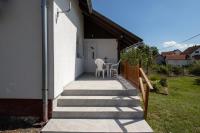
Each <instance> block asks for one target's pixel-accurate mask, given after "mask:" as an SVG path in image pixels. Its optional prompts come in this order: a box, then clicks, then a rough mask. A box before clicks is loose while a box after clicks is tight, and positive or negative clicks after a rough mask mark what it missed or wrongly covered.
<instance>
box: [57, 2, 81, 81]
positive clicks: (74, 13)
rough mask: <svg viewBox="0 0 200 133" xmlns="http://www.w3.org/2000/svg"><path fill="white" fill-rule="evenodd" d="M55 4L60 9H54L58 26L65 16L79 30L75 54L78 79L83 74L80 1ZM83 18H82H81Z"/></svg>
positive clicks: (75, 73)
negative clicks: (62, 16)
mask: <svg viewBox="0 0 200 133" xmlns="http://www.w3.org/2000/svg"><path fill="white" fill-rule="evenodd" d="M55 4H56V5H57V6H58V7H59V9H58V8H57V9H54V10H55V11H56V12H55V13H54V15H55V16H54V17H55V19H56V20H54V21H56V23H55V24H56V25H57V24H59V22H60V21H61V19H60V18H61V15H65V16H66V17H67V18H68V19H69V21H70V22H71V23H72V24H73V25H74V26H75V27H76V28H77V33H76V52H75V54H76V55H75V59H74V60H75V66H74V67H75V72H74V75H75V77H78V76H79V75H81V74H82V73H83V71H84V70H83V65H84V60H83V39H84V35H83V34H84V33H83V32H84V31H83V16H82V14H81V10H80V8H79V6H78V5H79V3H78V0H55ZM81 17H82V18H81Z"/></svg>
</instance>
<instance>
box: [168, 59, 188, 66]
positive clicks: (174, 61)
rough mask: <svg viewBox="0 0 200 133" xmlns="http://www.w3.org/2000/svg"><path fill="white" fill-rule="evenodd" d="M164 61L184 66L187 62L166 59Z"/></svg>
mask: <svg viewBox="0 0 200 133" xmlns="http://www.w3.org/2000/svg"><path fill="white" fill-rule="evenodd" d="M166 63H167V64H170V65H172V66H185V65H188V64H189V60H166Z"/></svg>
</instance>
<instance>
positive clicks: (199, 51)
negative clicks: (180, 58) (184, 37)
mask: <svg viewBox="0 0 200 133" xmlns="http://www.w3.org/2000/svg"><path fill="white" fill-rule="evenodd" d="M197 51H198V53H195V52H197ZM195 55H200V48H198V49H197V50H195V51H194V52H193V53H192V54H191V55H190V57H193V56H195Z"/></svg>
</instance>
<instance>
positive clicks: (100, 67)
mask: <svg viewBox="0 0 200 133" xmlns="http://www.w3.org/2000/svg"><path fill="white" fill-rule="evenodd" d="M95 64H96V65H97V68H96V72H95V76H96V77H99V76H100V74H101V72H102V75H103V78H104V73H105V70H104V68H103V67H104V64H105V63H104V61H103V60H102V59H96V60H95Z"/></svg>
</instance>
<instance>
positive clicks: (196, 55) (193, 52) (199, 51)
mask: <svg viewBox="0 0 200 133" xmlns="http://www.w3.org/2000/svg"><path fill="white" fill-rule="evenodd" d="M183 54H185V55H188V57H189V59H190V60H192V62H193V61H195V60H200V45H198V46H197V45H196V46H192V47H189V48H187V49H186V50H185V51H183Z"/></svg>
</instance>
